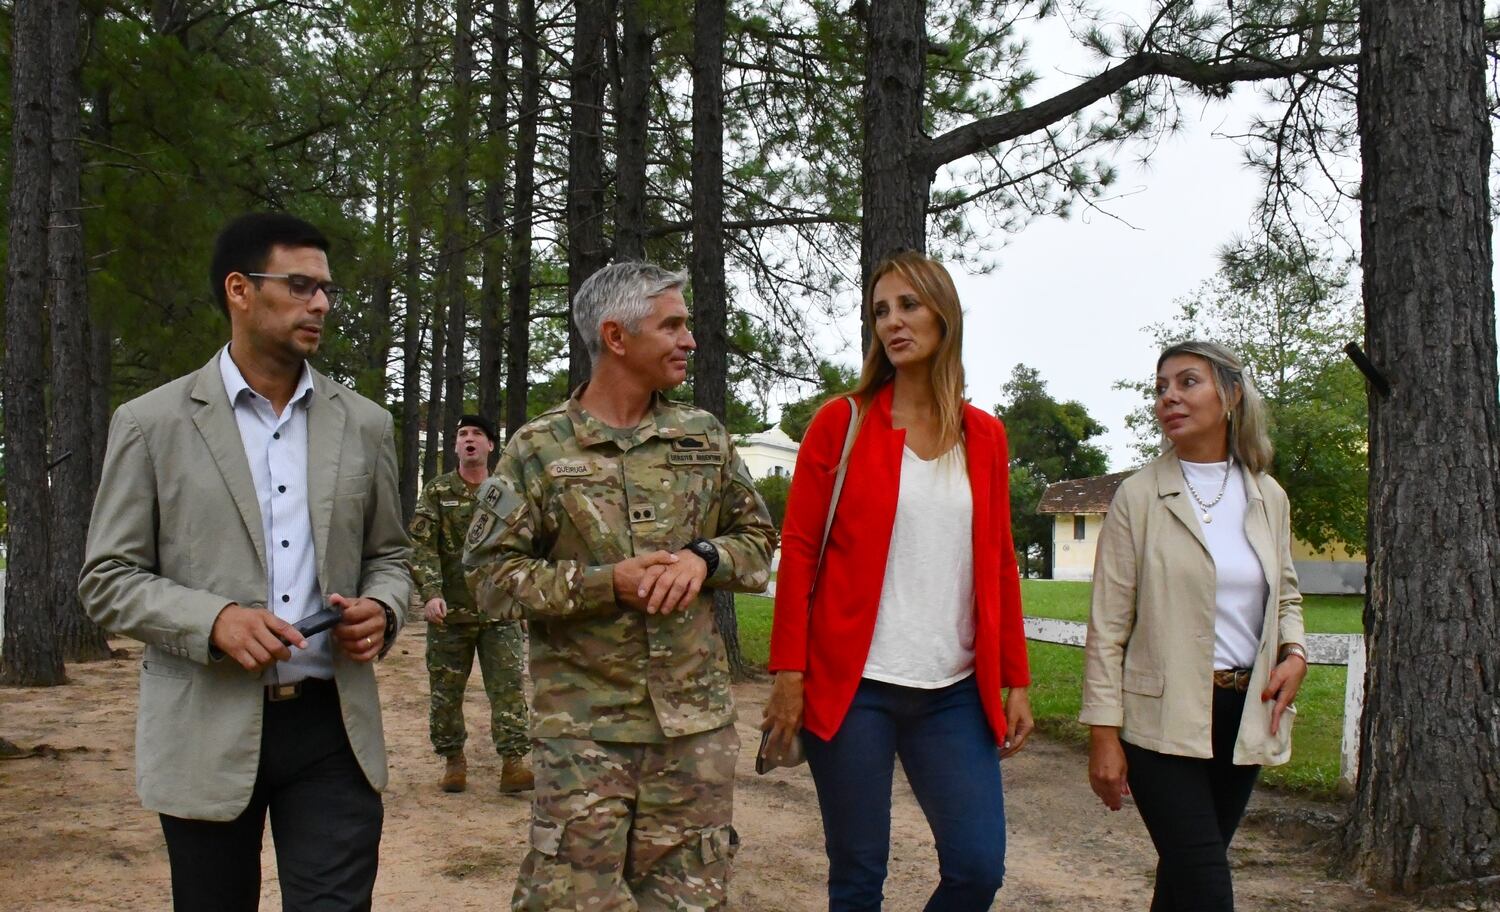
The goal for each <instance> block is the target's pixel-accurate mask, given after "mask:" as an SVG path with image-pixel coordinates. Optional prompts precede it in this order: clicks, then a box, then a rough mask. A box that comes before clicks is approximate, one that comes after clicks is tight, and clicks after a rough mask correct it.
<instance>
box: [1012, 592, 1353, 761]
mask: <svg viewBox="0 0 1500 912" xmlns="http://www.w3.org/2000/svg"><path fill="white" fill-rule="evenodd" d="M1087 630H1088V625H1086V624H1083V623H1081V622H1079V621H1060V620H1057V619H1055V618H1039V617H1028V618H1026V639H1028V640H1035V641H1037V642H1039V643H1056V644H1058V645H1060V646H1076V647H1078V648H1080V649H1081V648H1083V641H1084V637H1085V635H1086V633H1087ZM1305 645H1306V647H1307V661H1308V663H1309V664H1312V665H1343V666H1346V667H1347V669H1348V671H1347V679H1346V680H1345V682H1344V737H1343V741H1342V744H1341V746H1340V751H1339V781H1340V783H1341V784H1342V785H1344V786H1345V787H1350V788H1352V787H1353V785H1354V777H1355V773H1356V772H1357V771H1358V769H1359V717H1360V714H1361V713H1363V712H1364V708H1365V638H1364V637H1363V636H1361V635H1359V634H1357V633H1310V634H1308V635H1307V643H1306V644H1305Z"/></svg>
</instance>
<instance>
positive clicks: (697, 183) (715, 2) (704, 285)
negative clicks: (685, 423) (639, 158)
mask: <svg viewBox="0 0 1500 912" xmlns="http://www.w3.org/2000/svg"><path fill="white" fill-rule="evenodd" d="M724 2H725V0H697V2H696V3H694V4H693V171H692V182H693V254H692V267H691V269H692V279H693V287H692V292H693V335H694V338H695V339H696V341H697V343H698V351H697V352H696V353H694V355H693V403H694V404H695V405H697V406H698V407H699V408H701V409H704V410H705V411H709V412H712V413H713V414H714V415H715V416H716V417H717V418H718V419H719V420H720V421H723V420H725V415H726V413H727V405H728V398H729V351H728V347H729V345H728V342H729V340H728V336H727V333H726V327H727V326H728V307H729V304H728V297H729V294H728V287H727V284H726V282H725V279H724ZM714 624H715V626H716V627H718V629H719V634H720V635H721V636H722V637H723V639H724V649H725V652H726V653H727V654H728V657H729V673H730V674H731V675H732V676H733V678H734V679H735V680H737V681H742V680H744V679H745V678H746V677H747V676H748V672H749V669H748V668H747V667H746V665H745V657H744V654H743V653H741V651H740V635H739V619H738V617H737V616H736V615H735V612H734V593H733V592H729V591H726V590H722V589H718V590H715V591H714Z"/></svg>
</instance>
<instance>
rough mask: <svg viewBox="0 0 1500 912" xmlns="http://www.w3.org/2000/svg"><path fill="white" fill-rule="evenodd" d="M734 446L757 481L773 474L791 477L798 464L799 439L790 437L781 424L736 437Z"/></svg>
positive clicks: (751, 475)
mask: <svg viewBox="0 0 1500 912" xmlns="http://www.w3.org/2000/svg"><path fill="white" fill-rule="evenodd" d="M734 447H735V449H736V450H738V451H739V454H740V458H742V459H744V460H745V467H746V468H748V469H749V470H750V477H751V478H754V479H755V480H756V481H759V480H760V479H762V478H767V477H770V476H773V475H779V476H783V477H786V478H791V477H792V469H793V468H795V467H796V465H797V441H795V440H793V439H792V438H790V437H788V436H787V435H786V434H785V433H784V432H783V431H782V430H781V427H780V426H779V425H772V426H771V427H770V428H769V429H768V430H764V431H761V432H760V433H759V434H746V435H744V436H743V437H739V438H736V439H735V442H734Z"/></svg>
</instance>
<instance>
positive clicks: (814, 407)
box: [781, 361, 859, 443]
mask: <svg viewBox="0 0 1500 912" xmlns="http://www.w3.org/2000/svg"><path fill="white" fill-rule="evenodd" d="M818 377H819V379H820V381H821V385H820V386H819V388H818V391H817V392H816V393H814V394H812V395H811V396H808V397H806V398H803V399H798V400H797V401H796V402H792V403H789V404H788V405H786V406H784V407H783V408H782V410H781V430H782V432H783V433H784V434H786V435H787V436H788V437H790V438H792V439H793V440H796V441H798V442H799V443H800V442H801V441H802V435H804V434H806V433H807V425H808V424H809V423H811V421H812V417H813V415H814V414H815V413H816V412H817V411H818V409H819V408H820V407H821V406H822V405H823V403H825V402H827V401H828V400H829V399H831V398H832V397H834V396H837V395H839V394H840V393H846V392H848V391H849V390H851V389H853V388H854V385H855V384H856V383H858V382H859V372H858V371H856V370H854V369H853V368H849V367H843V366H842V365H838V364H834V363H833V362H831V361H821V362H819V363H818Z"/></svg>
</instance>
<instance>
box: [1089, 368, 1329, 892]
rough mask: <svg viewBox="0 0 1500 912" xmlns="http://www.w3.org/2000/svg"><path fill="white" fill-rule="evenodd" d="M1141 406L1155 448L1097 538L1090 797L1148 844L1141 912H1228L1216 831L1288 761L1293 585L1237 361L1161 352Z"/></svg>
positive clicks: (1256, 421) (1303, 659) (1261, 416)
mask: <svg viewBox="0 0 1500 912" xmlns="http://www.w3.org/2000/svg"><path fill="white" fill-rule="evenodd" d="M1155 408H1156V418H1157V421H1158V422H1159V423H1160V424H1161V428H1162V438H1163V439H1162V450H1163V453H1162V455H1161V456H1160V457H1159V458H1158V459H1156V460H1155V461H1153V462H1152V463H1150V464H1149V465H1147V466H1146V467H1145V468H1143V469H1141V470H1140V471H1139V472H1136V473H1135V474H1134V475H1132V476H1130V477H1129V478H1127V479H1126V480H1125V482H1124V483H1123V484H1121V486H1120V490H1119V491H1118V492H1116V494H1115V498H1114V502H1113V503H1112V504H1110V508H1109V513H1108V515H1107V516H1106V517H1105V520H1104V528H1103V530H1102V531H1101V532H1100V533H1099V550H1098V558H1097V560H1096V562H1095V564H1094V593H1093V604H1092V606H1091V608H1090V611H1089V631H1088V642H1087V645H1086V647H1085V650H1084V655H1085V660H1084V661H1085V667H1084V685H1083V711H1082V713H1081V714H1080V716H1079V719H1080V721H1082V722H1083V723H1085V724H1086V725H1089V726H1090V743H1089V782H1090V784H1091V785H1092V787H1093V789H1094V792H1095V793H1096V794H1097V795H1098V796H1099V798H1100V799H1101V800H1102V801H1103V802H1104V804H1105V805H1106V806H1107V807H1109V808H1110V809H1111V810H1119V809H1120V799H1121V796H1122V795H1125V794H1129V795H1132V796H1133V797H1134V799H1135V804H1136V807H1137V808H1139V810H1140V812H1141V818H1142V819H1143V820H1144V821H1145V823H1146V828H1147V830H1149V831H1150V833H1151V839H1152V842H1153V843H1155V845H1156V850H1157V854H1158V856H1159V861H1158V865H1157V872H1156V889H1155V896H1154V898H1153V900H1152V903H1151V910H1152V912H1172V910H1187V909H1192V910H1194V912H1207V910H1213V912H1220V910H1224V912H1231V910H1233V908H1234V894H1233V890H1232V888H1231V885H1230V877H1229V865H1228V859H1227V848H1228V846H1229V841H1230V839H1231V838H1233V836H1234V830H1235V827H1236V826H1238V824H1239V820H1240V817H1241V815H1242V814H1243V813H1244V810H1245V805H1246V804H1247V803H1248V802H1249V799H1250V791H1251V789H1252V788H1253V787H1254V784H1255V779H1256V776H1257V774H1258V773H1259V772H1260V767H1261V766H1263V765H1276V764H1279V763H1285V762H1286V760H1287V759H1288V757H1289V756H1290V755H1291V734H1292V731H1291V730H1292V716H1293V714H1294V713H1295V712H1296V710H1295V708H1294V707H1293V706H1292V705H1291V704H1292V700H1293V698H1294V697H1296V695H1297V689H1298V688H1299V687H1300V686H1301V684H1302V678H1303V677H1304V676H1305V675H1306V674H1307V653H1306V651H1305V650H1304V649H1303V645H1302V644H1303V640H1304V637H1303V629H1302V596H1301V595H1300V594H1299V593H1298V591H1297V574H1296V571H1295V569H1293V566H1292V556H1291V528H1290V523H1289V514H1288V510H1287V499H1286V492H1285V491H1283V490H1282V489H1281V486H1280V485H1278V484H1277V483H1276V482H1275V481H1274V480H1273V479H1272V478H1271V477H1270V476H1269V475H1267V474H1266V469H1267V468H1269V467H1270V463H1271V444H1270V440H1269V439H1268V438H1267V436H1266V431H1265V426H1266V418H1265V406H1264V404H1263V403H1262V401H1261V398H1260V396H1259V394H1257V393H1256V391H1255V387H1254V386H1253V385H1252V384H1251V382H1250V378H1249V377H1248V376H1247V375H1246V374H1245V371H1244V366H1243V364H1242V363H1241V362H1240V360H1239V358H1237V357H1236V356H1235V355H1234V354H1233V353H1232V352H1230V351H1228V350H1227V349H1225V348H1223V347H1222V346H1219V345H1216V344H1214V343H1210V342H1184V343H1181V344H1178V345H1174V346H1172V347H1170V348H1168V349H1167V350H1166V351H1165V352H1163V353H1162V355H1161V357H1160V358H1159V359H1158V360H1157V364H1156V406H1155ZM1252 696H1253V697H1254V698H1253V699H1252V698H1251V697H1252Z"/></svg>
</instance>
